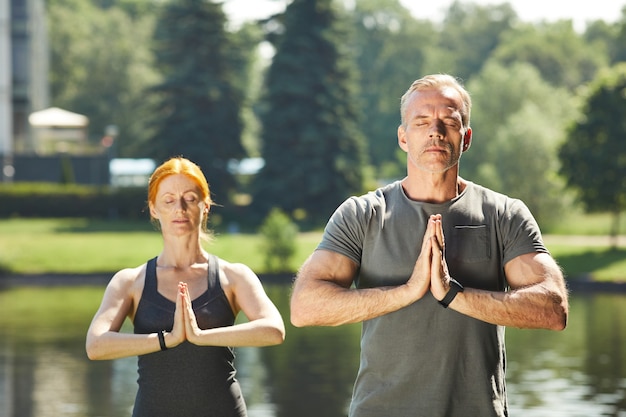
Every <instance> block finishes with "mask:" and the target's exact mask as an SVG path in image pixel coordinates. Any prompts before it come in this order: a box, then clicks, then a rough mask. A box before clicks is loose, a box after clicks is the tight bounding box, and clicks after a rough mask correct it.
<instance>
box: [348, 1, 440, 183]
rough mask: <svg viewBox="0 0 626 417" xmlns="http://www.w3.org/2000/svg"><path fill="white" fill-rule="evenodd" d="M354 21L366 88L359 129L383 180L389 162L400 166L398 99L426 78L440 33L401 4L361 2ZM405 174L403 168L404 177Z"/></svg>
mask: <svg viewBox="0 0 626 417" xmlns="http://www.w3.org/2000/svg"><path fill="white" fill-rule="evenodd" d="M351 17H352V19H353V21H354V27H355V34H356V36H354V37H353V39H354V50H355V51H356V62H357V66H358V68H359V69H360V85H361V86H362V88H360V89H358V95H359V102H360V103H361V106H362V108H363V115H364V117H363V119H362V124H361V126H362V130H363V132H364V134H365V137H366V139H367V145H368V150H369V160H370V161H371V163H372V164H373V165H374V166H375V167H376V168H377V169H378V175H379V176H381V175H385V172H383V169H382V168H383V166H385V165H387V164H388V163H389V162H390V161H392V162H393V163H395V164H396V165H398V163H397V160H396V157H395V155H396V152H397V151H398V149H399V148H398V139H397V133H396V132H397V128H398V125H399V124H400V97H401V96H402V94H404V91H405V90H406V89H407V88H408V87H409V85H410V84H411V82H412V81H413V80H415V79H417V78H419V77H420V76H421V75H423V73H424V71H425V70H426V68H427V65H428V64H429V62H430V61H431V60H432V59H431V58H430V56H431V55H432V51H433V50H434V48H431V47H430V46H431V45H433V44H436V43H437V41H438V34H437V31H436V29H435V26H434V24H433V23H431V22H429V21H425V20H422V21H417V20H416V19H415V18H413V17H412V16H411V14H410V13H409V11H408V10H407V9H406V8H405V7H403V6H402V5H401V4H400V2H399V1H398V0H382V1H381V0H358V1H357V2H356V7H355V9H354V11H353V12H352V14H351ZM403 159H404V158H403ZM405 173H406V169H402V171H401V175H404V174H405Z"/></svg>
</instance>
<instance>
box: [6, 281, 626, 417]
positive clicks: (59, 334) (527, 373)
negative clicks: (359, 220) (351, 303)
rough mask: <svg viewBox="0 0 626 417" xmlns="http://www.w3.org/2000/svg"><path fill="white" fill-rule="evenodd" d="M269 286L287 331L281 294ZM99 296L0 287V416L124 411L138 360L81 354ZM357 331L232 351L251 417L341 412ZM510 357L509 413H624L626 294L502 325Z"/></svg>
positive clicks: (583, 298) (89, 291)
mask: <svg viewBox="0 0 626 417" xmlns="http://www.w3.org/2000/svg"><path fill="white" fill-rule="evenodd" d="M266 289H267V291H268V294H269V295H270V297H271V298H272V299H273V300H274V302H275V303H276V304H277V306H278V307H279V309H280V310H281V311H282V312H283V315H284V317H285V322H286V323H287V322H288V297H289V288H288V286H286V285H267V286H266ZM103 290H104V288H103V287H99V286H95V287H60V288H57V287H55V288H16V289H10V290H4V291H0V417H60V416H63V417H64V416H68V417H118V416H119V417H123V416H129V415H130V413H131V409H132V403H133V399H134V395H135V391H136V358H128V359H122V360H115V361H102V362H91V361H89V360H88V359H87V357H86V355H85V352H84V336H85V331H86V329H87V327H88V325H89V321H90V320H91V317H92V316H93V313H94V311H95V310H96V308H97V307H98V304H99V302H100V298H101V296H102V292H103ZM127 330H128V331H130V330H129V329H127ZM359 332H360V326H358V325H350V326H342V327H337V328H305V329H294V328H292V327H291V326H289V325H288V327H287V339H286V341H285V343H284V344H282V345H280V346H274V347H268V348H261V349H258V348H244V349H238V350H237V359H236V366H237V369H238V378H239V380H240V382H241V385H242V389H243V391H244V396H245V397H246V401H247V403H248V409H249V416H250V417H309V416H310V417H340V416H345V415H346V409H347V405H348V401H349V399H350V392H351V388H352V382H353V379H354V376H355V372H356V369H357V367H358V349H359V347H358V342H359ZM507 358H508V369H507V389H508V392H509V404H510V409H511V416H523V417H578V416H580V417H590V416H591V417H592V416H617V417H626V295H624V294H621V295H614V294H601V293H594V294H585V293H580V292H577V293H574V294H572V296H571V312H570V321H569V325H568V328H567V329H566V330H565V331H563V332H550V331H542V330H519V329H507ZM381 417H384V416H381Z"/></svg>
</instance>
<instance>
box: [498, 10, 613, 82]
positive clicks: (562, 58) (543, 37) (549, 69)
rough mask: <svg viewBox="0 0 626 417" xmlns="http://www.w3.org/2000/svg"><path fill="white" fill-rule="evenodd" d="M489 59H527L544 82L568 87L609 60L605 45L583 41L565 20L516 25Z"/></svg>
mask: <svg viewBox="0 0 626 417" xmlns="http://www.w3.org/2000/svg"><path fill="white" fill-rule="evenodd" d="M492 58H493V59H496V60H497V61H499V62H501V63H502V64H503V65H505V66H508V65H511V64H513V63H517V62H527V63H529V64H531V65H533V66H534V67H535V68H537V69H538V70H539V72H540V73H541V76H542V78H543V79H545V80H546V81H548V82H550V83H551V84H553V85H555V86H564V87H567V88H569V89H570V90H573V89H575V88H576V87H578V86H579V85H581V84H583V83H585V82H587V81H589V80H591V79H593V77H594V76H595V74H596V72H597V71H598V70H599V69H600V68H602V67H605V66H606V65H608V62H609V59H608V51H607V48H606V47H599V45H598V44H597V43H591V42H586V41H585V39H584V37H583V36H582V35H581V34H579V33H577V32H576V31H574V26H573V24H572V22H571V21H569V20H563V21H559V22H556V23H543V24H540V25H532V24H526V25H520V26H518V27H516V29H515V30H512V31H509V32H506V33H505V34H504V35H503V39H502V41H501V42H500V45H499V46H498V48H497V49H496V50H495V51H494V52H493V56H492Z"/></svg>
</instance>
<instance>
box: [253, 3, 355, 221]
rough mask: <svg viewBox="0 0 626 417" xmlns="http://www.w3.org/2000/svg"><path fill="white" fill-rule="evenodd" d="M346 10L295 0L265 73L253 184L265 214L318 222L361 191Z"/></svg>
mask: <svg viewBox="0 0 626 417" xmlns="http://www.w3.org/2000/svg"><path fill="white" fill-rule="evenodd" d="M342 13H343V11H340V10H339V9H337V8H336V5H335V4H334V1H333V0H294V1H293V2H292V3H291V4H290V5H289V6H288V7H287V9H286V11H285V15H284V32H283V34H282V36H280V38H279V41H278V44H277V45H276V55H275V56H274V59H273V61H272V65H271V67H270V69H269V71H268V76H267V77H268V78H267V82H266V88H267V92H266V94H267V95H266V97H265V98H266V100H265V102H264V104H265V112H264V113H263V114H262V115H261V122H262V129H263V133H262V155H263V158H265V166H264V168H263V169H262V171H261V172H260V173H259V174H258V176H257V177H256V181H255V183H254V196H253V197H254V204H255V205H256V206H257V207H259V208H260V209H261V210H262V212H263V213H267V212H268V211H269V209H270V208H271V207H279V208H281V209H282V210H284V211H285V212H287V213H292V214H293V213H294V212H296V211H298V212H300V213H306V220H307V222H312V223H319V222H321V221H324V220H326V219H327V218H328V216H329V215H330V214H332V212H333V211H334V209H335V208H336V207H337V206H338V205H339V204H340V203H341V202H342V201H343V200H344V199H345V198H346V197H348V196H349V195H350V194H353V193H358V192H360V191H361V190H362V189H363V181H364V168H365V167H366V152H365V140H364V138H363V136H362V133H361V132H360V130H359V115H358V108H359V106H358V103H357V102H356V94H355V91H354V87H355V85H356V84H355V82H356V73H355V68H354V62H353V58H352V56H351V53H350V51H349V50H348V46H349V45H350V42H349V40H348V36H349V34H348V32H347V30H346V29H347V26H346V24H345V22H346V20H345V17H344V16H343V15H342Z"/></svg>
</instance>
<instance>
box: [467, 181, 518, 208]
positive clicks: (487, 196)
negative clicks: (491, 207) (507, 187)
mask: <svg viewBox="0 0 626 417" xmlns="http://www.w3.org/2000/svg"><path fill="white" fill-rule="evenodd" d="M467 194H468V195H469V197H470V198H478V199H481V200H484V201H492V202H494V203H501V204H510V203H511V202H513V201H516V200H517V199H516V198H513V197H510V196H509V195H507V194H504V193H501V192H499V191H495V190H493V189H491V188H487V187H485V186H483V185H480V184H476V183H474V182H471V181H467Z"/></svg>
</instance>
